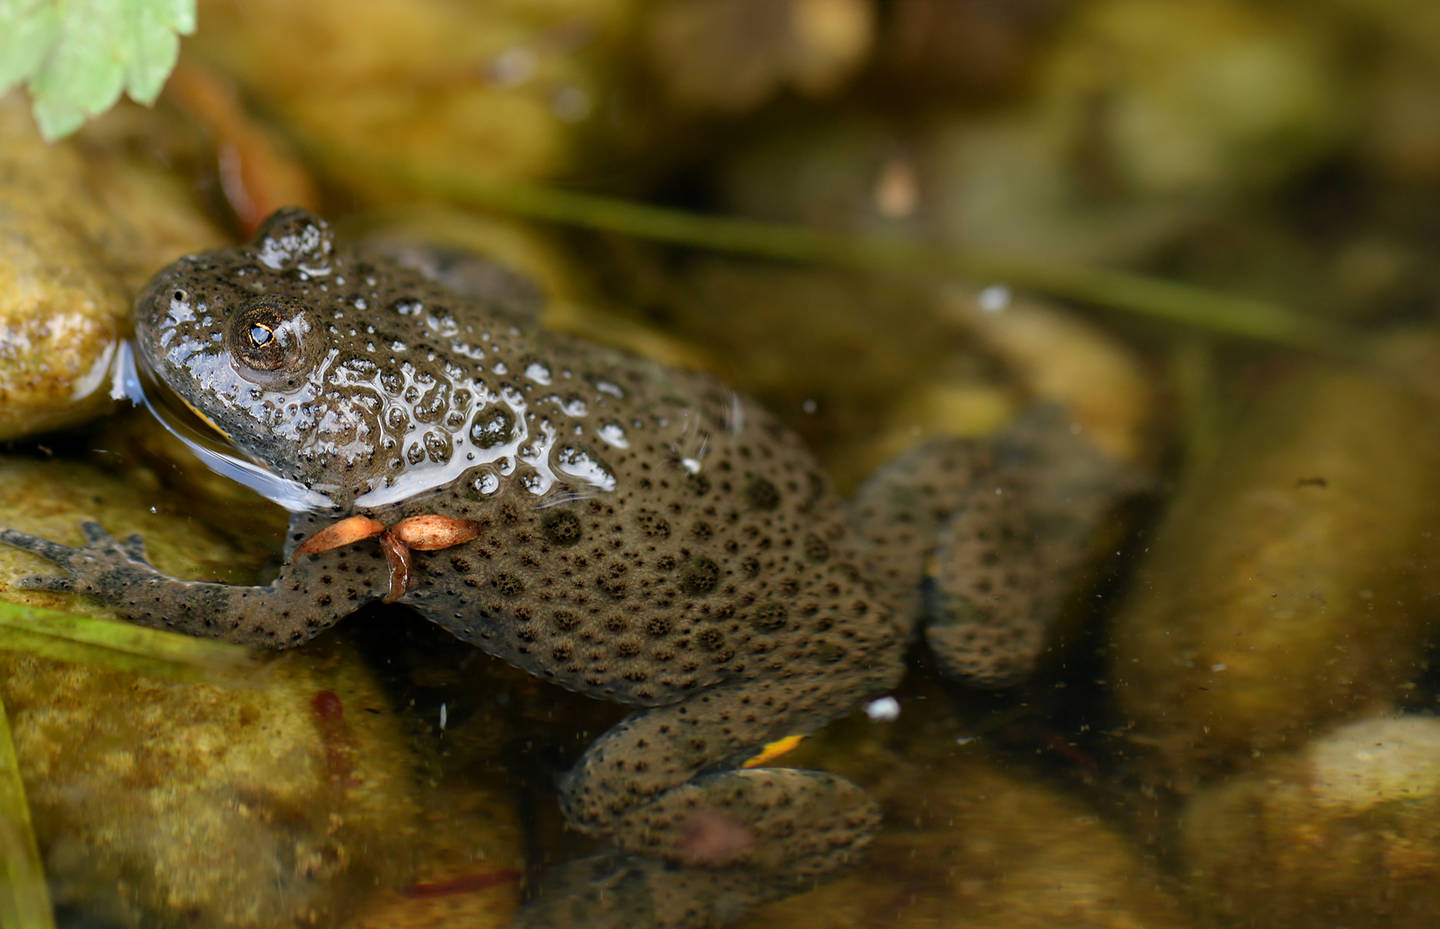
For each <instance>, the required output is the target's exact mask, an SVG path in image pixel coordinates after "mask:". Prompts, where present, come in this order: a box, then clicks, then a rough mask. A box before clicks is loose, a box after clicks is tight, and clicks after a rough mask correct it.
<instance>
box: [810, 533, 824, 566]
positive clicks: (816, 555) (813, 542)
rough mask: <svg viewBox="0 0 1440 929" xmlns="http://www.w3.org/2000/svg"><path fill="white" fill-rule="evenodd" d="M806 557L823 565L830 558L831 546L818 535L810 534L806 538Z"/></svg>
mask: <svg viewBox="0 0 1440 929" xmlns="http://www.w3.org/2000/svg"><path fill="white" fill-rule="evenodd" d="M805 557H806V558H808V559H810V560H811V561H813V562H815V563H817V564H821V563H824V562H825V561H827V560H829V558H830V546H829V545H827V544H826V542H825V540H824V539H822V538H820V537H819V536H818V535H815V534H813V533H812V534H810V535H807V536H806V537H805Z"/></svg>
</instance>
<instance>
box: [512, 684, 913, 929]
mask: <svg viewBox="0 0 1440 929" xmlns="http://www.w3.org/2000/svg"><path fill="white" fill-rule="evenodd" d="M896 664H897V666H898V662H897V663H896ZM890 676H891V674H890V672H886V671H881V670H879V669H878V667H877V672H876V674H875V676H874V677H873V678H869V677H868V676H864V675H862V676H861V678H860V679H859V680H856V679H854V678H851V679H850V684H851V685H852V686H849V687H843V688H842V687H837V686H836V681H835V679H834V678H820V677H813V678H812V677H800V678H791V679H786V680H777V681H767V682H753V681H752V682H739V683H734V684H729V685H722V686H721V687H717V688H714V689H712V690H710V691H706V692H703V693H700V694H696V695H695V696H693V697H691V698H689V699H688V700H686V701H684V702H682V703H678V704H675V705H673V706H667V707H658V708H656V709H652V710H647V711H643V712H641V713H637V714H635V715H633V716H631V717H630V718H629V719H627V720H625V721H624V722H622V723H620V724H619V725H618V726H616V727H615V728H614V729H612V730H611V731H610V732H609V733H607V734H606V735H604V736H603V737H601V739H600V740H599V741H598V742H597V743H596V744H595V745H594V746H592V747H591V748H590V750H589V751H587V752H586V754H585V756H584V758H582V759H581V761H580V763H579V764H577V765H576V767H575V769H574V770H573V771H572V772H571V773H570V774H569V775H568V776H567V778H566V780H565V783H564V784H563V785H562V792H563V795H564V796H563V802H564V805H565V813H566V817H567V819H568V820H569V821H570V823H571V824H572V825H573V826H575V827H577V828H579V829H580V830H582V831H584V832H588V833H591V834H593V835H597V836H601V837H605V838H608V839H609V840H610V841H611V842H612V843H613V844H614V845H616V846H617V847H618V848H619V850H620V851H619V853H618V854H617V855H615V856H612V857H611V858H609V859H606V860H605V861H603V862H600V861H592V862H588V863H577V864H575V865H572V866H570V867H568V868H564V869H562V870H561V872H560V874H559V875H557V876H556V877H555V878H553V879H552V880H551V881H550V882H549V883H548V886H544V887H543V888H542V893H541V895H540V896H539V897H538V898H537V899H536V901H535V902H534V903H533V904H532V905H531V906H530V907H529V909H528V911H527V912H526V913H525V914H524V916H523V917H522V920H521V925H523V926H525V927H527V929H539V927H561V926H568V925H577V926H578V925H584V926H611V925H613V926H617V927H618V926H640V927H651V926H653V927H657V929H661V927H663V929H700V927H707V926H716V925H721V924H723V923H725V922H728V921H730V920H731V919H733V918H735V917H737V916H738V915H739V914H740V913H741V912H743V911H744V909H746V908H747V907H749V906H752V905H754V904H757V903H761V902H764V901H766V900H772V899H776V898H779V897H783V896H786V895H788V894H790V893H794V892H795V891H797V890H801V889H804V888H805V887H808V886H810V885H812V884H814V883H815V882H817V881H819V880H822V879H824V878H826V877H828V876H830V875H832V874H834V873H835V872H837V871H839V870H841V869H842V868H844V867H845V866H847V865H849V864H851V863H853V862H854V861H855V860H856V858H857V856H858V854H859V852H860V851H861V850H862V849H863V848H864V847H865V845H866V844H868V842H869V840H870V838H871V836H872V835H873V833H874V831H875V829H876V828H877V827H878V825H879V819H880V817H879V811H878V809H877V808H876V806H875V804H874V802H873V801H871V800H870V799H869V798H868V797H867V796H866V795H865V793H864V791H862V790H861V789H860V788H859V787H858V786H856V785H855V784H853V783H851V782H850V781H847V780H845V779H844V778H841V777H838V776H836V775H833V774H829V773H826V772H823V771H803V770H795V769H789V768H771V767H742V765H744V764H745V763H746V762H747V761H749V760H752V759H755V758H757V757H763V753H764V752H765V750H766V748H767V746H773V745H775V744H776V743H780V744H786V740H787V737H789V736H793V735H799V734H803V733H807V732H810V731H812V730H814V729H816V728H818V727H819V726H820V725H821V724H823V723H824V722H826V721H827V720H829V719H831V718H833V717H835V716H837V715H839V714H840V713H843V712H844V711H845V710H847V709H848V708H849V707H850V706H852V705H853V704H854V702H855V700H856V699H857V697H859V696H863V695H864V694H865V693H866V692H873V689H878V687H883V686H886V685H888V683H889V677H890Z"/></svg>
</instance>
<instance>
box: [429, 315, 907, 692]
mask: <svg viewBox="0 0 1440 929" xmlns="http://www.w3.org/2000/svg"><path fill="white" fill-rule="evenodd" d="M528 347H529V348H530V349H532V352H531V353H530V357H532V358H536V359H543V360H542V361H532V362H530V363H529V365H528V366H527V367H533V366H536V365H542V366H544V368H546V369H547V370H548V372H549V375H550V378H552V379H553V380H551V381H550V383H549V384H545V385H542V384H539V383H534V382H531V383H529V384H528V385H527V384H524V383H519V381H521V380H523V378H511V379H510V381H511V383H508V384H504V385H502V386H501V387H500V388H499V390H500V392H501V393H502V394H504V393H506V392H507V391H512V392H513V393H514V394H515V395H518V396H519V398H520V399H521V402H522V403H523V411H521V410H517V411H516V422H517V424H518V423H521V422H523V423H524V424H525V425H524V431H525V433H526V434H527V435H528V436H531V437H533V439H532V442H533V444H534V448H527V449H525V450H522V452H521V453H520V455H519V456H518V460H517V463H516V465H515V469H514V470H513V471H512V473H510V474H508V475H505V474H501V473H500V471H501V470H502V469H503V466H502V468H496V469H494V470H489V469H481V470H480V473H479V474H478V475H477V474H467V475H466V477H465V478H464V479H462V480H459V481H456V482H455V483H454V484H453V485H452V486H451V487H450V488H448V489H447V490H446V493H447V494H448V495H450V496H451V497H453V498H454V499H451V500H449V501H447V503H448V505H447V510H446V511H447V512H451V513H455V514H456V515H462V516H465V517H467V518H470V519H473V520H475V521H476V522H478V523H479V524H480V525H481V527H482V529H481V535H480V538H479V539H478V540H477V541H476V543H473V544H472V545H470V546H467V547H466V550H465V551H464V552H462V553H459V554H449V553H445V552H437V553H435V555H434V556H433V557H432V558H431V563H430V564H429V565H428V566H426V567H425V568H424V569H423V570H424V572H425V574H424V577H425V581H424V582H422V585H421V586H420V587H418V588H417V589H416V590H414V591H413V592H412V593H411V594H410V596H409V597H408V598H407V601H409V602H414V603H415V605H416V606H418V607H420V608H421V609H422V610H425V611H426V612H427V613H430V614H431V618H432V619H435V620H436V621H437V622H440V623H442V624H444V625H446V626H447V627H449V628H450V629H451V630H452V631H454V632H455V633H456V634H457V635H460V636H461V637H462V638H466V639H470V640H473V641H476V642H478V643H480V644H482V645H483V646H484V647H485V648H487V649H488V650H490V651H492V652H494V653H496V654H498V655H500V656H501V657H504V658H506V659H508V660H510V661H512V662H514V663H516V664H518V665H520V666H522V667H525V668H527V669H530V670H532V671H535V672H536V673H539V674H542V675H544V676H546V677H549V678H551V679H553V680H556V681H559V682H561V683H563V684H565V685H566V686H569V687H572V688H574V689H577V690H581V691H584V692H587V693H592V694H595V695H603V696H607V697H610V698H612V699H618V700H623V701H626V702H639V703H667V702H671V701H673V700H675V699H677V698H678V697H680V696H682V695H684V694H685V693H687V692H689V691H693V690H694V689H696V688H699V687H703V686H705V685H707V684H711V683H714V682H717V681H719V680H723V679H727V678H743V677H772V678H774V677H784V676H787V675H789V674H795V673H802V674H827V673H834V674H842V675H843V674H845V673H846V668H847V667H853V668H855V669H856V670H859V669H860V666H863V665H868V664H871V663H874V662H880V661H882V660H883V661H885V662H887V663H888V662H893V655H891V654H889V652H890V651H891V649H890V648H889V644H890V643H892V642H894V641H895V640H896V639H897V636H896V633H895V630H894V629H893V628H891V627H890V625H889V621H888V618H887V617H886V616H885V615H884V614H883V612H882V611H881V609H880V608H879V606H878V605H877V604H875V603H873V602H872V600H871V598H870V596H869V592H868V590H867V588H866V586H865V584H864V582H863V581H862V580H861V579H860V573H859V571H858V569H857V568H856V565H855V562H854V558H853V554H852V552H851V549H850V541H849V536H848V532H847V530H846V528H845V523H844V520H843V516H842V513H841V512H840V510H839V508H838V507H837V505H836V500H835V498H834V497H833V495H832V494H831V493H830V491H829V490H828V488H827V485H826V481H825V479H824V478H823V476H822V475H821V474H820V473H819V471H818V470H817V468H816V466H815V463H814V461H813V459H812V458H811V457H810V455H809V453H808V452H807V451H806V450H805V449H804V448H803V447H802V446H801V445H800V443H799V441H798V440H797V439H796V437H795V436H794V435H793V433H791V432H789V431H788V430H787V429H785V428H784V427H782V426H780V425H779V424H778V423H777V422H776V421H775V420H774V419H772V418H771V417H770V416H769V415H768V414H767V413H765V412H764V411H762V410H760V409H759V408H758V407H755V406H753V405H751V404H748V403H746V402H745V401H744V400H742V399H741V398H740V397H738V396H737V395H735V394H734V393H732V392H730V391H728V390H725V389H723V388H722V387H721V386H720V385H719V384H717V383H715V382H714V381H712V380H710V379H709V378H706V377H703V376H699V375H692V374H684V373H679V372H674V371H670V370H666V369H663V368H661V367H660V366H658V365H654V364H650V363H648V362H644V361H640V360H637V359H633V358H630V357H628V356H624V355H620V354H618V353H614V352H608V351H604V350H601V349H596V348H594V347H591V346H588V345H583V344H581V343H578V342H574V341H571V340H567V339H560V338H546V337H541V336H539V335H538V334H537V335H535V336H533V337H532V338H531V339H530V340H529V346H528ZM547 468H548V470H547ZM487 491H489V493H487ZM436 505H438V504H435V503H434V500H433V497H431V498H430V499H428V500H427V499H421V500H415V501H411V502H409V503H407V504H405V505H404V507H403V508H402V509H403V512H404V513H406V514H408V513H410V512H423V511H426V510H428V509H433V508H434V507H435V506H436Z"/></svg>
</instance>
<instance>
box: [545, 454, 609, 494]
mask: <svg viewBox="0 0 1440 929" xmlns="http://www.w3.org/2000/svg"><path fill="white" fill-rule="evenodd" d="M555 470H556V471H559V472H560V473H561V474H565V475H567V476H569V477H573V478H575V479H577V480H581V481H584V482H585V483H587V484H590V485H591V486H594V487H598V488H600V489H601V490H614V489H615V484H616V482H615V475H614V474H612V473H611V472H610V469H609V468H607V467H605V466H604V465H603V464H601V463H600V462H599V461H597V460H596V459H595V458H594V457H593V456H591V454H590V453H589V452H587V451H585V450H584V449H583V448H576V447H575V446H573V445H565V446H562V447H561V448H559V449H558V450H556V452H555Z"/></svg>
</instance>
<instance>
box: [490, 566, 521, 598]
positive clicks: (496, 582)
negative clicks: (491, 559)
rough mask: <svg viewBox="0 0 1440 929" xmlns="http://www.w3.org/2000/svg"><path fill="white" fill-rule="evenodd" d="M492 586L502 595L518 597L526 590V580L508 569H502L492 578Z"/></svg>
mask: <svg viewBox="0 0 1440 929" xmlns="http://www.w3.org/2000/svg"><path fill="white" fill-rule="evenodd" d="M490 586H491V587H494V588H495V592H496V593H498V594H499V595H500V596H502V597H518V596H520V595H521V594H522V593H524V592H525V582H524V581H522V580H520V578H518V577H516V576H515V575H514V574H511V573H510V572H508V571H501V572H500V573H499V574H497V575H495V576H494V577H493V578H491V579H490Z"/></svg>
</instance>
